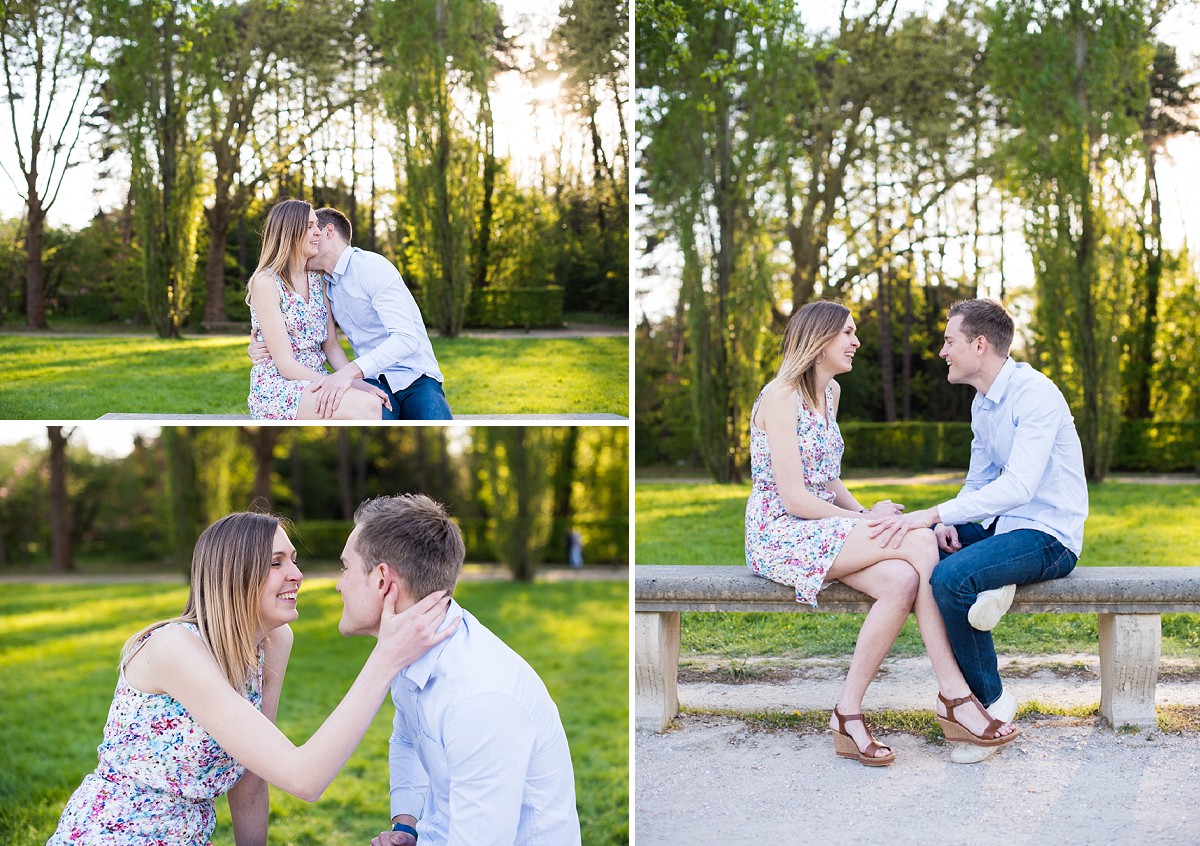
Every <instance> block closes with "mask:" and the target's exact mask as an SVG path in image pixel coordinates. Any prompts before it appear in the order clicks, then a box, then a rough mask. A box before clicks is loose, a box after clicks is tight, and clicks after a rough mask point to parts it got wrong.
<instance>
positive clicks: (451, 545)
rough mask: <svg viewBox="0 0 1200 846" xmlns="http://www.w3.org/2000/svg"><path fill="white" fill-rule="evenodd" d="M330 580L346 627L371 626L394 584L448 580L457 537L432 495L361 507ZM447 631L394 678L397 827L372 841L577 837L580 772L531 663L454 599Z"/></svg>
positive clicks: (417, 593)
mask: <svg viewBox="0 0 1200 846" xmlns="http://www.w3.org/2000/svg"><path fill="white" fill-rule="evenodd" d="M354 522H355V527H354V531H353V532H352V533H351V534H350V537H349V539H348V540H347V541H346V547H345V550H344V551H343V553H342V565H343V571H342V577H341V579H340V580H339V581H338V585H337V590H338V592H339V593H340V594H341V595H342V602H343V611H342V619H341V622H340V623H339V624H338V629H339V631H341V633H342V634H344V635H356V634H377V633H378V631H379V620H380V614H381V611H382V607H383V597H384V596H385V595H386V594H387V592H388V590H389V589H390V588H391V586H392V585H395V586H396V587H397V588H398V589H399V591H400V596H401V601H400V603H399V606H398V607H399V608H406V607H408V606H410V605H411V604H412V603H413V602H415V601H416V600H417V599H419V598H421V597H424V596H426V595H428V594H429V593H432V592H434V591H438V590H452V589H453V588H454V586H455V583H456V582H457V579H458V574H459V572H460V570H461V567H462V562H463V556H464V547H463V541H462V535H461V533H460V532H459V530H458V527H457V526H455V525H454V523H453V522H452V521H451V520H450V518H449V517H448V516H447V515H446V512H445V510H444V509H443V508H442V507H441V506H440V505H438V504H437V503H435V502H433V501H432V500H430V499H429V498H428V497H424V496H420V495H407V496H396V497H380V498H379V499H374V500H369V501H367V502H365V503H363V504H362V505H361V506H359V509H358V511H357V512H356V513H355V515H354ZM460 616H461V620H462V622H461V624H460V625H459V627H458V630H457V631H455V633H454V634H453V635H451V636H450V637H449V638H448V639H446V640H445V641H443V642H442V643H440V644H438V645H437V646H436V647H434V648H433V649H431V650H429V651H428V652H427V653H425V655H424V656H422V657H421V658H419V659H418V660H417V661H414V662H413V663H412V664H410V665H409V666H408V667H406V668H404V670H402V671H401V672H400V674H399V675H397V676H396V678H395V680H394V681H393V682H392V702H393V703H394V704H395V706H396V715H395V719H394V721H393V732H392V739H391V743H390V752H389V765H390V772H391V819H392V829H391V830H389V831H381V832H380V833H379V835H378V836H377V837H376V838H374V839H373V840H372V841H371V843H372V844H375V846H412V844H415V843H416V842H417V838H418V836H419V838H420V842H421V844H422V846H448V844H464V843H470V844H480V846H500V844H504V845H505V846H514V844H520V845H521V846H578V844H579V843H580V829H579V816H578V812H577V810H576V806H575V777H574V773H573V769H572V766H571V752H570V749H569V748H568V746H567V737H566V733H565V732H564V731H563V726H562V721H561V720H560V719H559V715H558V709H557V708H556V707H555V705H554V702H553V700H551V698H550V694H549V693H548V692H547V690H546V686H545V685H544V684H543V683H542V680H541V679H540V678H538V675H537V673H535V672H534V670H533V669H532V668H531V667H530V666H529V664H527V663H526V662H525V661H524V659H522V658H521V657H520V656H519V655H517V653H515V652H514V651H513V650H512V649H510V648H509V647H508V646H507V645H505V644H504V643H503V642H502V641H501V640H500V639H499V638H497V637H496V636H495V635H494V634H492V632H490V631H489V630H488V629H487V628H486V627H485V626H484V625H483V624H482V623H480V622H479V620H477V619H476V618H475V617H474V616H473V615H472V614H470V613H469V612H467V611H465V610H463V609H462V608H461V606H459V605H458V604H457V603H456V602H453V601H452V602H451V605H450V609H449V611H447V613H446V620H445V623H444V625H451V626H452V625H454V623H455V620H456V619H457V618H458V617H460Z"/></svg>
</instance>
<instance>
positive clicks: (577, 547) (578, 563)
mask: <svg viewBox="0 0 1200 846" xmlns="http://www.w3.org/2000/svg"><path fill="white" fill-rule="evenodd" d="M567 566H569V567H570V568H571V569H572V570H582V569H583V537H582V536H581V535H580V534H579V532H577V531H575V530H574V529H568V530H567Z"/></svg>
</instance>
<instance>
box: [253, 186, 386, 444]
mask: <svg viewBox="0 0 1200 846" xmlns="http://www.w3.org/2000/svg"><path fill="white" fill-rule="evenodd" d="M319 250H320V227H319V226H318V225H317V215H316V213H315V212H314V211H313V207H312V206H311V205H310V204H308V203H306V202H304V201H303V200H284V201H283V202H281V203H276V204H275V206H273V207H272V208H271V211H270V213H269V214H268V215H267V224H266V227H265V228H264V229H263V245H262V253H261V254H260V256H259V259H258V268H257V269H256V270H255V271H254V275H253V276H251V277H250V282H249V291H248V293H247V294H246V303H247V304H248V305H249V306H250V322H251V324H252V326H253V328H254V335H255V337H261V338H262V339H263V341H264V342H265V343H266V345H267V350H268V351H269V352H270V358H268V359H267V360H265V361H263V362H262V363H260V364H255V365H254V366H253V367H252V368H251V370H250V398H249V403H248V404H249V406H250V415H251V416H252V417H253V418H254V419H256V420H316V419H319V418H320V417H321V415H320V414H319V413H318V412H317V392H318V391H319V390H320V388H321V383H322V382H323V381H324V379H325V377H326V376H328V375H329V373H328V372H327V371H326V369H325V364H326V362H328V363H329V364H332V365H333V367H334V369H335V370H336V369H338V368H341V367H344V366H345V365H347V364H349V363H350V360H349V359H348V358H347V357H346V353H345V351H344V350H343V349H342V347H341V345H340V344H339V343H338V341H337V334H336V330H335V329H334V325H333V317H332V314H331V312H330V310H329V300H328V297H327V295H326V293H325V286H324V284H323V280H322V278H321V274H319V273H309V272H307V271H306V270H305V269H304V268H305V265H306V264H307V262H308V260H309V259H310V258H312V257H313V256H315V255H316V254H317V253H318V251H319ZM354 387H355V388H357V389H358V390H354V391H346V393H345V394H344V395H343V396H342V398H341V401H340V402H339V403H338V405H337V408H336V409H334V410H333V412H332V414H330V415H326V416H329V417H332V418H333V419H337V420H379V419H380V418H381V417H382V411H381V409H382V406H383V405H384V404H387V403H389V400H388V396H387V394H386V393H384V392H383V391H382V390H380V389H379V388H377V387H375V386H374V385H371V384H368V383H367V382H365V381H363V380H362V379H358V380H356V381H355V383H354Z"/></svg>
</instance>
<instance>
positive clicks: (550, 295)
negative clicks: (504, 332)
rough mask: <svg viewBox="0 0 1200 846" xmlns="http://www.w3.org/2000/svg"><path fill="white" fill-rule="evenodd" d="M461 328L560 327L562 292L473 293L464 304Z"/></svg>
mask: <svg viewBox="0 0 1200 846" xmlns="http://www.w3.org/2000/svg"><path fill="white" fill-rule="evenodd" d="M463 325H464V326H471V327H486V328H490V329H512V328H529V327H541V326H553V327H559V326H562V325H563V291H562V288H560V287H558V286H557V285H551V286H548V287H546V288H508V289H493V288H487V289H484V290H482V291H476V292H475V293H474V294H473V295H472V297H471V302H470V303H468V304H467V311H466V316H465V317H464V319H463Z"/></svg>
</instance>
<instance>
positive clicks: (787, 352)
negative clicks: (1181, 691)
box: [775, 300, 850, 408]
mask: <svg viewBox="0 0 1200 846" xmlns="http://www.w3.org/2000/svg"><path fill="white" fill-rule="evenodd" d="M849 316H850V309H848V308H846V307H845V306H844V305H842V304H841V303H834V302H830V301H829V300H813V301H812V302H811V303H808V304H807V305H805V306H804V307H803V308H800V309H797V310H796V311H795V312H793V313H792V317H791V319H790V320H788V324H787V328H786V329H785V330H784V331H783V349H782V353H783V357H782V360H781V361H780V362H779V372H778V373H777V374H775V377H776V378H777V379H779V380H780V381H782V382H783V383H784V384H785V385H788V386H789V387H791V388H792V389H794V390H797V391H799V392H800V395H801V396H802V397H804V401H805V402H806V403H807V404H808V407H809V408H820V407H821V404H820V402H819V400H818V398H817V373H816V369H817V359H818V358H820V356H821V350H823V349H825V345H826V344H828V343H829V342H830V341H832V340H833V339H834V337H835V336H836V335H837V334H838V333H839V332H841V331H842V329H843V327H845V325H846V318H847V317H849Z"/></svg>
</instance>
